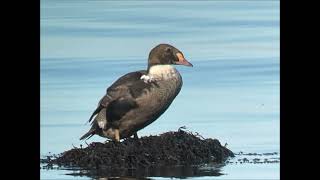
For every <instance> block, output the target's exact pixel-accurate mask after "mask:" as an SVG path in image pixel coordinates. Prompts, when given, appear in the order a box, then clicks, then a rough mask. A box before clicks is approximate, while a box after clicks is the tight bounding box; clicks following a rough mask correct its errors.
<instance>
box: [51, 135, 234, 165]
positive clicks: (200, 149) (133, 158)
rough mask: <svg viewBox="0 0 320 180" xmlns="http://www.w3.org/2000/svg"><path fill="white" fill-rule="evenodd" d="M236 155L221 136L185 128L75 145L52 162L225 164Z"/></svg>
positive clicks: (61, 163) (86, 163)
mask: <svg viewBox="0 0 320 180" xmlns="http://www.w3.org/2000/svg"><path fill="white" fill-rule="evenodd" d="M228 157H234V154H233V152H232V151H230V150H229V149H227V148H226V147H224V146H222V145H221V144H220V142H219V141H218V140H217V139H210V138H209V139H204V138H203V137H202V136H200V135H198V134H193V133H191V132H186V131H183V130H181V129H179V130H178V131H174V132H166V133H164V134H161V135H159V136H148V137H141V138H140V139H139V140H137V139H133V138H129V139H125V140H124V141H123V142H106V143H99V142H94V143H91V144H89V145H88V147H86V148H76V147H75V148H73V149H71V150H68V151H66V152H64V153H62V154H60V155H59V156H58V157H57V158H55V159H50V160H48V162H47V163H48V164H57V165H59V166H65V167H80V168H84V169H90V170H94V169H96V170H97V169H109V170H112V169H117V170H119V169H137V168H148V167H153V166H168V165H174V166H176V165H200V164H203V163H223V162H224V161H225V160H227V158H228Z"/></svg>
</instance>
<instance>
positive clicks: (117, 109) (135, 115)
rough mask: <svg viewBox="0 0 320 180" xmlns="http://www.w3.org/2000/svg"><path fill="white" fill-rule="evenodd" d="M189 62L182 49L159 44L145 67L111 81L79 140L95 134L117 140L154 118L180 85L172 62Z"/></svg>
mask: <svg viewBox="0 0 320 180" xmlns="http://www.w3.org/2000/svg"><path fill="white" fill-rule="evenodd" d="M174 64H176V65H186V66H192V64H191V63H189V62H188V61H187V60H186V59H185V58H184V56H183V54H182V52H181V51H179V50H178V49H176V48H175V47H173V46H171V45H168V44H160V45H158V46H156V47H155V48H153V49H152V50H151V52H150V54H149V59H148V69H147V70H141V71H136V72H131V73H128V74H126V75H124V76H122V77H120V78H119V79H118V80H117V81H116V82H114V83H113V84H112V85H111V86H110V87H109V88H108V89H107V92H106V95H105V96H104V97H103V98H102V99H101V100H100V102H99V104H98V107H97V108H96V110H95V111H94V112H93V114H92V115H91V117H90V119H89V122H90V121H91V120H92V119H93V117H94V116H95V118H94V120H93V121H92V123H91V125H92V127H91V129H90V130H89V131H88V132H87V133H86V134H84V135H83V136H82V137H81V138H80V140H82V139H84V138H90V137H91V136H93V135H95V134H97V135H99V136H102V137H106V138H108V139H112V140H115V141H119V140H120V139H122V138H128V137H130V136H132V135H135V137H137V131H139V130H140V129H142V128H144V127H146V126H147V125H149V124H150V123H152V122H154V121H155V120H156V119H157V118H158V117H160V116H161V114H163V113H164V112H165V111H166V110H167V108H168V107H169V106H170V104H171V103H172V102H173V100H174V98H175V97H176V96H177V95H178V94H179V92H180V89H181V87H182V78H181V75H180V73H179V72H178V71H177V70H176V69H175V68H174V67H173V66H172V65H174Z"/></svg>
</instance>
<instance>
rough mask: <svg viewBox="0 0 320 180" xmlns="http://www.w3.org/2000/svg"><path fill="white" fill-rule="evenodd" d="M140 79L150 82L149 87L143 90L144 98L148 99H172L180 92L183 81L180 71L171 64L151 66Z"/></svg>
mask: <svg viewBox="0 0 320 180" xmlns="http://www.w3.org/2000/svg"><path fill="white" fill-rule="evenodd" d="M141 80H143V81H144V83H148V84H150V88H149V89H145V90H144V91H145V92H144V95H145V98H147V99H149V100H150V101H153V100H156V101H168V100H173V98H174V97H175V96H176V95H177V94H178V93H179V92H180V89H181V87H182V83H183V82H182V77H181V75H180V73H179V72H178V70H176V69H175V68H174V67H173V66H171V65H156V66H153V67H151V68H150V69H149V73H148V74H147V75H143V76H142V77H141Z"/></svg>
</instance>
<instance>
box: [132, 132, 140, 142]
mask: <svg viewBox="0 0 320 180" xmlns="http://www.w3.org/2000/svg"><path fill="white" fill-rule="evenodd" d="M133 138H134V139H135V140H138V139H139V137H138V134H137V132H135V133H134V134H133Z"/></svg>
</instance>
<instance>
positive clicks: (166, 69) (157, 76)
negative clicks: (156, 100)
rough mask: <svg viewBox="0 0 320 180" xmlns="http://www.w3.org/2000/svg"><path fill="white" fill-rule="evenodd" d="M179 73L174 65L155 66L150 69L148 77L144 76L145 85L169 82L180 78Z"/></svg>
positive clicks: (142, 77)
mask: <svg viewBox="0 0 320 180" xmlns="http://www.w3.org/2000/svg"><path fill="white" fill-rule="evenodd" d="M178 74H179V72H178V71H177V70H176V68H174V67H173V66H172V65H154V66H151V67H150V69H149V73H148V74H147V75H142V76H141V78H140V79H142V80H143V81H144V82H145V83H148V82H152V81H157V80H168V79H171V78H173V77H176V76H178Z"/></svg>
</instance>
